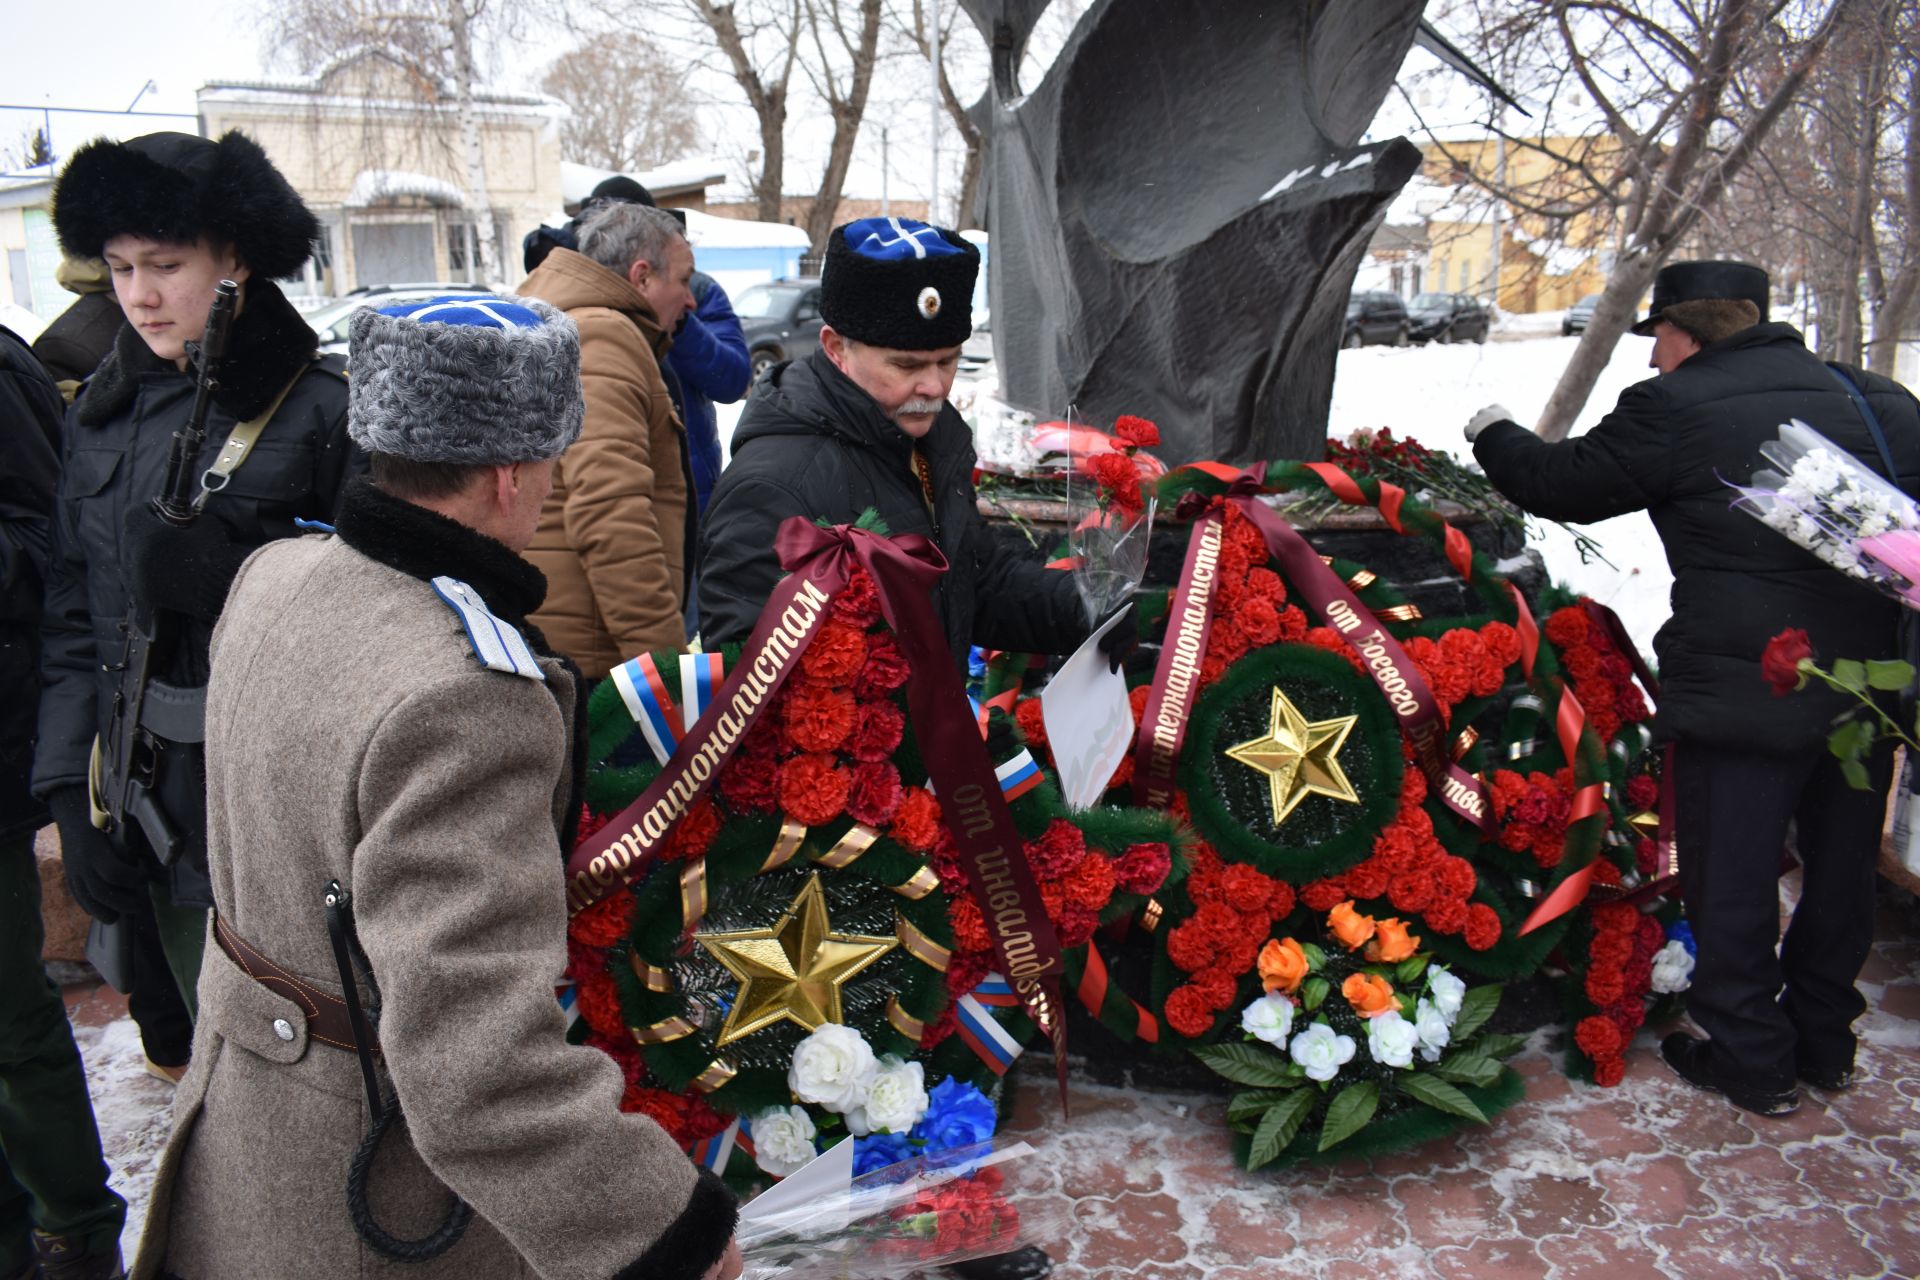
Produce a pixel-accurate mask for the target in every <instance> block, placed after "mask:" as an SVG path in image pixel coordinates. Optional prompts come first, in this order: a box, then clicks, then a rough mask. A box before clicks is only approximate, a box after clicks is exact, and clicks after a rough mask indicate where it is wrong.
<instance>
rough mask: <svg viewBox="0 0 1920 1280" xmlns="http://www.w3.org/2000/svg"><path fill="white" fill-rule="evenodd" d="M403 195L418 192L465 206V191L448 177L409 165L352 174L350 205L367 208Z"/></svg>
mask: <svg viewBox="0 0 1920 1280" xmlns="http://www.w3.org/2000/svg"><path fill="white" fill-rule="evenodd" d="M401 196H418V197H420V198H421V199H423V200H428V201H431V202H432V203H434V204H437V205H444V206H445V207H447V208H449V209H460V208H464V207H465V206H466V203H467V197H466V193H465V192H463V191H461V190H460V188H459V187H457V186H455V185H454V184H453V183H451V182H448V181H447V180H446V179H445V178H436V177H433V176H432V175H430V174H425V173H413V172H411V171H409V170H406V169H362V170H361V171H360V172H359V173H356V174H355V175H353V186H352V187H351V188H350V189H349V190H348V191H347V200H346V204H347V208H349V209H364V208H366V207H367V206H368V205H375V204H380V203H383V202H384V201H387V200H393V199H396V198H398V197H401Z"/></svg>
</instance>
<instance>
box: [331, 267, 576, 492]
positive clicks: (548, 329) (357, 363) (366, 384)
mask: <svg viewBox="0 0 1920 1280" xmlns="http://www.w3.org/2000/svg"><path fill="white" fill-rule="evenodd" d="M347 340H348V347H347V363H348V369H349V371H350V376H349V377H348V379H347V388H348V395H347V434H348V435H350V436H352V437H353V441H354V443H355V444H357V445H359V446H360V447H361V448H362V449H365V450H366V451H367V452H369V453H385V454H391V455H393V456H394V457H398V458H410V459H412V460H413V461H415V462H453V463H466V464H470V465H474V466H495V465H499V464H503V463H509V462H537V461H539V460H541V459H543V458H557V457H559V456H560V454H561V453H562V452H563V451H564V450H565V449H566V447H567V446H568V445H570V444H572V443H573V442H574V441H575V440H576V439H578V438H579V435H580V422H581V419H582V418H583V417H584V416H585V413H586V402H585V401H584V400H583V399H582V398H581V392H580V331H579V330H578V329H576V328H575V327H574V324H573V321H572V320H570V319H568V318H567V315H566V313H565V312H563V311H560V310H558V309H556V308H554V307H550V306H548V305H547V304H546V303H544V302H540V301H538V300H536V299H533V298H495V297H490V296H487V295H484V294H471V293H456V294H450V295H448V296H446V297H442V298H431V299H428V300H427V301H425V302H409V303H405V304H402V305H400V306H393V307H384V308H381V309H379V310H375V309H373V308H372V307H363V308H362V309H360V310H359V311H356V312H354V313H353V319H352V320H351V321H350V322H349V323H348V334H347Z"/></svg>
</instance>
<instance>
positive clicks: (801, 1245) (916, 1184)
mask: <svg viewBox="0 0 1920 1280" xmlns="http://www.w3.org/2000/svg"><path fill="white" fill-rule="evenodd" d="M844 1145H845V1146H846V1147H847V1148H848V1151H847V1153H846V1154H845V1155H844V1156H841V1155H840V1153H838V1151H837V1150H836V1151H828V1152H827V1153H826V1154H824V1155H822V1156H820V1157H819V1158H818V1159H817V1160H816V1161H815V1162H814V1165H810V1166H808V1167H807V1168H806V1169H802V1170H801V1171H800V1172H799V1173H798V1174H796V1175H794V1177H793V1178H790V1179H789V1180H788V1182H785V1183H782V1184H780V1186H778V1187H776V1188H775V1189H774V1191H771V1192H768V1193H767V1194H766V1195H764V1196H762V1197H761V1198H760V1199H759V1200H754V1201H750V1202H749V1203H748V1204H747V1206H746V1208H745V1209H744V1210H743V1211H742V1213H741V1216H740V1228H739V1236H738V1238H739V1241H740V1247H741V1251H742V1253H743V1254H744V1255H745V1259H746V1269H745V1271H744V1272H743V1273H742V1280H773V1277H775V1276H780V1277H792V1278H794V1280H801V1278H808V1277H812V1278H817V1280H829V1278H831V1280H881V1278H882V1277H889V1278H890V1277H897V1276H903V1275H907V1274H909V1273H911V1272H914V1271H918V1270H920V1269H922V1268H928V1267H939V1266H946V1265H948V1264H951V1263H955V1262H966V1261H970V1260H972V1259H975V1258H987V1257H993V1256H995V1255H997V1254H1002V1253H1011V1252H1013V1251H1014V1250H1016V1249H1019V1248H1021V1247H1022V1246H1023V1245H1028V1244H1035V1243H1046V1242H1048V1241H1052V1240H1058V1239H1060V1238H1062V1237H1063V1236H1064V1235H1065V1234H1066V1231H1067V1227H1068V1225H1069V1224H1068V1223H1067V1222H1066V1221H1065V1220H1064V1217H1063V1213H1064V1211H1063V1210H1061V1209H1060V1208H1058V1207H1057V1202H1056V1201H1048V1202H1040V1204H1042V1205H1045V1206H1047V1207H1044V1208H1042V1207H1037V1206H1036V1203H1034V1202H1028V1203H1026V1204H1019V1203H1017V1202H1016V1198H1015V1197H1014V1195H1013V1194H1012V1193H1011V1191H1010V1189H1009V1187H1008V1172H1009V1168H1010V1166H1012V1165H1014V1164H1015V1163H1017V1162H1019V1161H1021V1160H1024V1159H1025V1158H1027V1157H1029V1156H1032V1155H1033V1154H1034V1150H1033V1148H1032V1147H1030V1146H1028V1145H1027V1144H1026V1143H1024V1142H1018V1141H1009V1140H1007V1139H1004V1138H1002V1139H994V1140H992V1141H990V1142H984V1143H981V1144H979V1145H978V1146H972V1147H960V1148H953V1149H949V1150H946V1151H942V1152H939V1153H937V1154H929V1155H920V1156H915V1157H913V1158H912V1159H908V1160H903V1161H901V1162H900V1163H898V1164H891V1165H888V1166H886V1167H885V1168H882V1169H876V1170H874V1171H873V1172H871V1173H867V1174H863V1175H861V1176H860V1177H857V1178H849V1177H847V1176H846V1172H850V1170H851V1164H850V1161H851V1145H852V1144H851V1143H847V1144H844ZM837 1158H838V1159H839V1160H840V1162H841V1163H843V1164H845V1165H846V1171H842V1172H836V1171H835V1168H834V1166H835V1163H836V1159H837ZM816 1166H818V1167H819V1168H818V1170H817V1173H816ZM810 1175H815V1176H810ZM790 1184H792V1185H791V1186H790ZM782 1193H785V1194H782Z"/></svg>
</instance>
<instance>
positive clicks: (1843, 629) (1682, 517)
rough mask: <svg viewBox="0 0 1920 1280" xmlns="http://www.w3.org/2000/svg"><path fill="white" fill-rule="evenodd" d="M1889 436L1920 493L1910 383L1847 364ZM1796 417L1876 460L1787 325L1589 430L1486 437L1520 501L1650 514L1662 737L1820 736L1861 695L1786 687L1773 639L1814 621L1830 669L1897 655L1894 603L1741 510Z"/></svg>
mask: <svg viewBox="0 0 1920 1280" xmlns="http://www.w3.org/2000/svg"><path fill="white" fill-rule="evenodd" d="M1848 373H1849V374H1850V375H1851V376H1852V378H1853V380H1854V382H1855V384H1856V385H1858V386H1859V387H1860V388H1861V390H1862V391H1863V392H1865V394H1866V397H1867V400H1868V403H1870V404H1871V405H1872V406H1873V409H1874V412H1875V414H1876V415H1877V416H1878V417H1879V419H1880V424H1881V426H1882V428H1883V429H1884V430H1885V432H1886V434H1887V443H1888V446H1889V448H1890V450H1891V452H1892V454H1893V461H1894V466H1895V469H1896V470H1897V471H1898V472H1899V475H1898V476H1897V478H1896V479H1897V483H1898V484H1899V485H1900V486H1901V487H1902V488H1904V489H1905V490H1907V491H1908V492H1909V493H1920V409H1917V408H1916V406H1915V403H1914V400H1913V397H1912V396H1910V395H1909V394H1908V393H1907V392H1906V391H1905V390H1904V389H1903V388H1902V387H1901V386H1900V385H1899V384H1898V383H1895V382H1892V381H1889V380H1888V379H1886V378H1882V377H1877V376H1875V375H1873V374H1868V373H1863V372H1861V371H1859V370H1857V369H1849V370H1848ZM1791 418H1798V419H1800V420H1801V421H1802V422H1805V423H1806V424H1807V425H1809V426H1811V427H1812V428H1813V429H1814V430H1816V431H1818V432H1820V433H1821V434H1822V435H1824V436H1826V437H1827V438H1828V439H1829V440H1831V441H1833V442H1834V443H1835V444H1837V445H1839V446H1840V447H1841V448H1843V449H1845V450H1847V451H1848V452H1850V453H1852V454H1853V455H1854V456H1855V457H1856V458H1858V459H1860V460H1861V461H1862V462H1864V463H1866V464H1867V465H1868V466H1869V467H1871V468H1872V469H1873V470H1874V471H1875V472H1878V473H1881V474H1884V473H1885V471H1886V468H1885V466H1884V465H1883V464H1882V462H1881V461H1880V455H1879V452H1878V451H1877V450H1876V449H1875V448H1874V444H1873V437H1872V436H1871V435H1870V434H1869V432H1868V430H1867V426H1866V423H1865V421H1864V420H1863V419H1862V418H1861V416H1860V414H1859V412H1858V411H1857V410H1856V409H1855V408H1854V405H1853V402H1852V400H1851V399H1850V398H1849V397H1848V395H1847V393H1846V392H1845V390H1844V389H1843V388H1842V387H1841V386H1840V384H1839V382H1838V381H1836V380H1835V378H1834V376H1833V373H1832V371H1831V370H1830V369H1828V368H1827V367H1826V365H1825V364H1823V363H1822V362H1821V361H1820V360H1819V358H1818V357H1816V356H1814V355H1813V354H1812V353H1810V352H1809V351H1808V350H1807V349H1806V346H1805V345H1804V343H1803V341H1802V339H1801V337H1800V333H1799V331H1798V330H1796V329H1794V328H1793V327H1792V326H1790V325H1786V324H1778V323H1774V324H1760V325H1755V326H1754V327H1752V328H1750V329H1745V330H1742V331H1741V332H1740V333H1736V334H1734V335H1733V336H1732V337H1729V338H1726V339H1723V340H1722V341H1720V342H1716V343H1713V344H1712V345H1710V346H1707V347H1704V348H1702V349H1701V350H1700V351H1699V352H1698V353H1697V354H1695V355H1694V356H1693V357H1692V358H1690V359H1689V360H1687V361H1686V362H1685V363H1684V364H1682V365H1680V366H1679V367H1678V368H1677V369H1675V370H1674V371H1673V372H1672V373H1669V374H1665V375H1663V376H1660V377H1656V378H1650V379H1648V380H1647V381H1645V382H1641V383H1637V384H1635V385H1634V386H1631V387H1629V388H1627V390H1626V391H1625V392H1623V393H1622V394H1621V396H1620V402H1619V404H1617V405H1616V406H1614V410H1613V412H1612V413H1610V414H1608V415H1607V416H1606V417H1605V418H1603V419H1602V420H1601V421H1600V422H1599V424H1598V425H1596V426H1595V427H1594V428H1593V429H1592V430H1590V431H1588V432H1587V433H1586V434H1585V435H1583V436H1581V437H1579V438H1577V439H1573V440H1568V441H1564V442H1562V443H1559V444H1547V443H1545V442H1544V441H1542V440H1540V439H1539V438H1538V437H1536V436H1535V435H1534V434H1533V433H1532V432H1530V431H1527V430H1525V429H1524V428H1522V427H1520V426H1518V425H1516V424H1514V423H1511V422H1501V423H1495V424H1493V425H1492V426H1489V427H1488V428H1487V429H1486V430H1485V431H1483V432H1482V433H1481V434H1480V436H1479V438H1478V439H1477V440H1476V441H1475V442H1474V446H1473V452H1474V456H1475V457H1476V458H1478V459H1479V460H1480V464H1481V466H1482V467H1484V468H1485V469H1486V473H1487V477H1488V478H1489V479H1490V480H1492V481H1493V483H1494V485H1495V486H1496V487H1497V488H1498V489H1499V490H1500V491H1501V492H1502V493H1504V494H1506V495H1507V496H1508V497H1510V498H1512V499H1513V500H1514V501H1515V502H1517V503H1519V504H1520V506H1522V507H1524V508H1525V509H1526V510H1528V511H1531V512H1533V513H1535V514H1537V515H1541V516H1545V517H1547V518H1548V519H1554V520H1572V521H1580V522H1585V521H1591V520H1603V519H1606V518H1607V517H1609V516H1617V515H1622V514H1624V513H1626V512H1629V511H1641V510H1644V511H1646V512H1647V514H1648V515H1649V516H1651V517H1652V519H1653V524H1654V528H1655V529H1656V530H1657V531H1658V532H1659V534H1660V540H1661V542H1663V543H1664V544H1666V550H1667V563H1668V565H1669V566H1670V567H1671V568H1672V570H1673V594H1672V609H1673V615H1672V617H1671V618H1669V619H1668V621H1667V623H1666V625H1665V626H1664V627H1662V628H1661V629H1660V634H1659V636H1658V637H1656V639H1655V640H1654V650H1655V653H1656V655H1657V658H1658V666H1659V673H1660V702H1659V707H1658V715H1657V717H1656V719H1655V722H1654V729H1655V733H1656V735H1657V736H1659V737H1661V738H1664V739H1671V738H1686V739H1688V740H1693V741H1701V742H1706V743H1711V744H1715V745H1720V746H1729V747H1744V748H1747V749H1750V750H1760V751H1775V752H1790V751H1801V750H1805V749H1807V748H1809V747H1812V746H1815V745H1817V744H1818V743H1819V742H1820V741H1821V740H1822V739H1823V738H1824V737H1825V735H1826V733H1827V730H1828V729H1829V727H1830V725H1831V721H1832V719H1833V717H1834V716H1835V715H1837V714H1839V713H1840V712H1842V711H1844V710H1846V709H1847V707H1848V706H1849V705H1850V703H1848V702H1847V701H1844V700H1843V699H1842V698H1841V697H1840V696H1839V695H1837V694H1833V693H1831V692H1828V691H1826V690H1816V689H1808V690H1806V691H1803V692H1800V693H1796V694H1794V695H1792V696H1790V697H1775V696H1773V694H1772V692H1771V690H1770V689H1769V687H1768V685H1767V683H1766V680H1765V679H1764V678H1763V677H1762V676H1761V674H1760V654H1761V651H1762V650H1763V649H1764V648H1765V647H1766V644H1767V641H1768V640H1769V639H1771V638H1772V637H1773V636H1774V635H1776V634H1778V633H1779V632H1780V631H1781V630H1782V629H1784V628H1787V627H1800V628H1803V629H1804V630H1805V631H1806V633H1807V635H1808V637H1809V639H1811V641H1812V643H1813V647H1814V651H1815V653H1816V655H1817V656H1818V657H1819V658H1820V659H1821V660H1822V662H1823V663H1826V662H1831V660H1832V659H1834V658H1862V659H1864V658H1888V657H1892V656H1894V652H1895V648H1896V629H1897V623H1898V620H1899V616H1900V606H1899V605H1897V604H1895V603H1893V602H1892V601H1891V600H1889V599H1887V598H1886V597H1884V596H1881V595H1879V594H1877V593H1876V592H1874V591H1873V590H1872V589H1871V588H1869V587H1866V586H1863V585H1861V584H1859V583H1856V582H1854V581H1852V580H1850V579H1848V578H1846V577H1843V576H1842V575H1841V574H1839V573H1838V572H1836V571H1835V570H1833V569H1831V568H1829V567H1827V566H1826V565H1824V564H1822V563H1821V562H1820V561H1819V560H1817V559H1815V558H1814V556H1813V555H1812V553H1810V552H1807V551H1803V550H1801V549H1800V548H1799V547H1797V546H1795V545H1794V544H1793V543H1791V542H1789V541H1788V540H1787V539H1786V538H1784V537H1783V536H1781V535H1780V534H1778V533H1776V532H1774V531H1773V530H1772V529H1769V528H1767V527H1766V526H1765V525H1763V524H1761V523H1760V522H1759V521H1758V520H1755V519H1754V518H1753V517H1751V516H1749V515H1745V514H1743V513H1741V512H1738V511H1735V510H1733V509H1732V507H1731V505H1730V504H1731V502H1732V500H1733V499H1734V498H1735V497H1736V496H1737V495H1736V494H1735V493H1734V491H1733V490H1732V489H1730V488H1729V487H1728V486H1727V484H1726V483H1725V482H1727V481H1736V482H1740V483H1745V482H1746V481H1747V480H1748V478H1749V477H1751V476H1752V474H1753V472H1754V471H1756V470H1758V469H1760V467H1761V466H1762V465H1763V464H1762V461H1761V458H1760V446H1761V445H1762V444H1765V443H1766V442H1767V441H1769V440H1771V439H1773V438H1774V437H1775V435H1776V434H1777V432H1778V429H1779V427H1780V424H1781V423H1784V422H1786V421H1787V420H1788V419H1791Z"/></svg>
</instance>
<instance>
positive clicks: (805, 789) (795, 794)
mask: <svg viewBox="0 0 1920 1280" xmlns="http://www.w3.org/2000/svg"><path fill="white" fill-rule="evenodd" d="M852 782H853V779H852V777H851V776H850V775H849V774H848V773H847V771H846V770H845V769H841V768H837V767H835V764H834V758H833V757H832V756H829V755H824V754H823V755H803V756H795V757H794V758H793V759H791V760H789V761H787V763H786V764H785V765H784V766H783V767H782V768H781V770H780V807H781V808H782V809H785V810H786V811H787V814H788V816H789V817H791V818H792V819H793V820H794V821H795V822H798V823H799V824H800V825H801V826H803V827H823V826H825V825H826V824H827V823H829V822H832V821H833V820H834V819H835V818H838V817H840V816H841V815H842V814H843V813H845V812H846V808H847V789H848V787H850V786H851V785H852Z"/></svg>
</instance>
